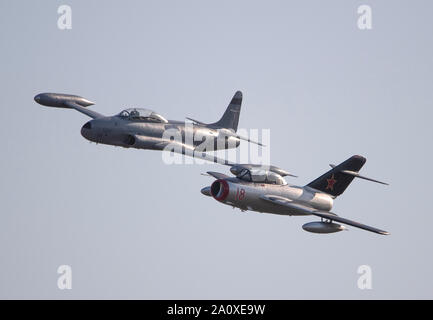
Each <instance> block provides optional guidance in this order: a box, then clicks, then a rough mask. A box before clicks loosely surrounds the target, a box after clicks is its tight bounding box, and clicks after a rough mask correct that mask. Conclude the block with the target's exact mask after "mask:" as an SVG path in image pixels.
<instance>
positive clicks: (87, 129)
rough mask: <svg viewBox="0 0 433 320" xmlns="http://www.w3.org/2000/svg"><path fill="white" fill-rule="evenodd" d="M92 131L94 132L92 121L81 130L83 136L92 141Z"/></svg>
mask: <svg viewBox="0 0 433 320" xmlns="http://www.w3.org/2000/svg"><path fill="white" fill-rule="evenodd" d="M91 131H92V121H88V122H86V123H85V124H84V126H82V128H81V135H82V136H83V137H84V138H86V139H88V140H90V138H91Z"/></svg>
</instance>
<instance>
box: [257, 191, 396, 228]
mask: <svg viewBox="0 0 433 320" xmlns="http://www.w3.org/2000/svg"><path fill="white" fill-rule="evenodd" d="M261 199H263V200H265V201H268V202H271V203H274V204H276V205H279V206H281V207H285V208H288V209H290V210H291V211H292V212H293V211H295V212H297V213H300V214H306V215H313V216H317V217H320V218H323V219H327V220H332V221H337V222H340V223H343V224H347V225H349V226H352V227H356V228H360V229H363V230H366V231H370V232H374V233H378V234H383V235H388V234H389V232H387V231H383V230H380V229H377V228H374V227H370V226H367V225H365V224H362V223H359V222H356V221H352V220H349V219H346V218H342V217H339V216H337V215H336V214H335V213H333V212H326V211H318V210H315V209H314V208H311V207H308V206H304V205H301V204H298V203H294V202H293V201H291V200H289V199H287V198H284V197H280V196H272V195H263V196H261Z"/></svg>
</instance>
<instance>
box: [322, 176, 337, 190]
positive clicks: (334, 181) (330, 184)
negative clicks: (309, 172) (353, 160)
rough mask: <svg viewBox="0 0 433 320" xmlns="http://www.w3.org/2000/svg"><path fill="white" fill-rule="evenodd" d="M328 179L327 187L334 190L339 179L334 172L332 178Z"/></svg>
mask: <svg viewBox="0 0 433 320" xmlns="http://www.w3.org/2000/svg"><path fill="white" fill-rule="evenodd" d="M326 181H328V185H327V186H326V189H325V190H327V189H331V190H332V191H334V184H335V183H336V182H337V180H335V178H334V174H332V176H331V178H330V179H326Z"/></svg>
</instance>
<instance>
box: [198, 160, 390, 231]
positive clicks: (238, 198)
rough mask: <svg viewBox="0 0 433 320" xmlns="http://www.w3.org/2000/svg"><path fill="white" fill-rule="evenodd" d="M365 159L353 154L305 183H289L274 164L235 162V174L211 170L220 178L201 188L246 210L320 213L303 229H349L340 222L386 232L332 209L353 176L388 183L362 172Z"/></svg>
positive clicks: (214, 196) (276, 212)
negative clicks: (318, 219) (295, 184)
mask: <svg viewBox="0 0 433 320" xmlns="http://www.w3.org/2000/svg"><path fill="white" fill-rule="evenodd" d="M365 162H366V158H364V157H362V156H359V155H355V156H352V157H350V158H349V159H347V160H346V161H344V162H343V163H341V164H339V165H337V166H335V165H331V168H332V169H331V170H329V171H328V172H326V173H325V174H323V175H322V176H320V177H319V178H317V179H315V180H314V181H312V182H310V183H309V184H307V185H306V186H292V185H290V186H289V185H288V184H287V182H286V181H285V180H284V178H283V177H284V176H289V175H290V174H289V173H288V172H287V171H285V170H283V169H280V168H277V167H274V166H270V167H264V169H263V168H261V167H260V166H258V165H250V164H246V165H244V164H235V165H232V166H231V168H230V172H231V173H232V174H234V175H235V177H230V176H227V175H225V174H222V173H219V172H212V171H209V172H208V174H209V175H210V176H212V177H214V178H215V179H217V180H215V181H214V182H213V183H212V185H211V186H209V187H205V188H203V189H202V190H201V192H202V194H204V195H206V196H211V197H213V198H214V199H215V200H217V201H219V202H221V203H223V204H226V205H230V206H233V208H235V207H237V208H240V209H241V210H243V211H246V210H251V211H257V212H264V213H273V214H280V215H289V216H309V215H312V216H316V217H319V218H320V221H317V222H309V223H306V224H304V225H303V226H302V228H303V229H304V230H306V231H309V232H313V233H333V232H339V231H342V230H344V229H346V228H345V227H344V226H342V225H341V224H340V223H342V224H346V225H350V226H353V227H357V228H361V229H364V230H367V231H371V232H375V233H378V234H382V235H387V234H389V233H388V232H386V231H383V230H380V229H377V228H374V227H370V226H367V225H364V224H361V223H359V222H355V221H352V220H349V219H346V218H342V217H339V216H337V215H336V214H335V213H333V212H331V211H330V210H331V209H332V206H333V203H334V199H335V198H337V197H338V196H339V195H341V194H342V193H343V192H344V191H345V190H346V188H347V187H348V186H349V184H350V183H351V182H352V180H353V179H354V178H360V179H364V180H369V181H373V182H377V183H381V184H387V183H385V182H381V181H378V180H374V179H371V178H367V177H365V176H362V175H360V174H359V170H360V169H361V168H362V166H363V165H364V164H365ZM336 222H338V223H336Z"/></svg>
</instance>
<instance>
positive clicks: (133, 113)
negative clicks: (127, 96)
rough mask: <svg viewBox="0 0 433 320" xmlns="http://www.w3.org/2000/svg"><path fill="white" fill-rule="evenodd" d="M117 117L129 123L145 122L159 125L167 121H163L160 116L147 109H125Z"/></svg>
mask: <svg viewBox="0 0 433 320" xmlns="http://www.w3.org/2000/svg"><path fill="white" fill-rule="evenodd" d="M119 117H121V118H123V119H127V120H131V121H146V122H159V123H167V122H168V121H167V119H165V118H164V117H163V116H161V115H160V114H158V113H156V112H155V111H152V110H149V109H142V108H129V109H125V110H123V111H122V112H120V113H119Z"/></svg>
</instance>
